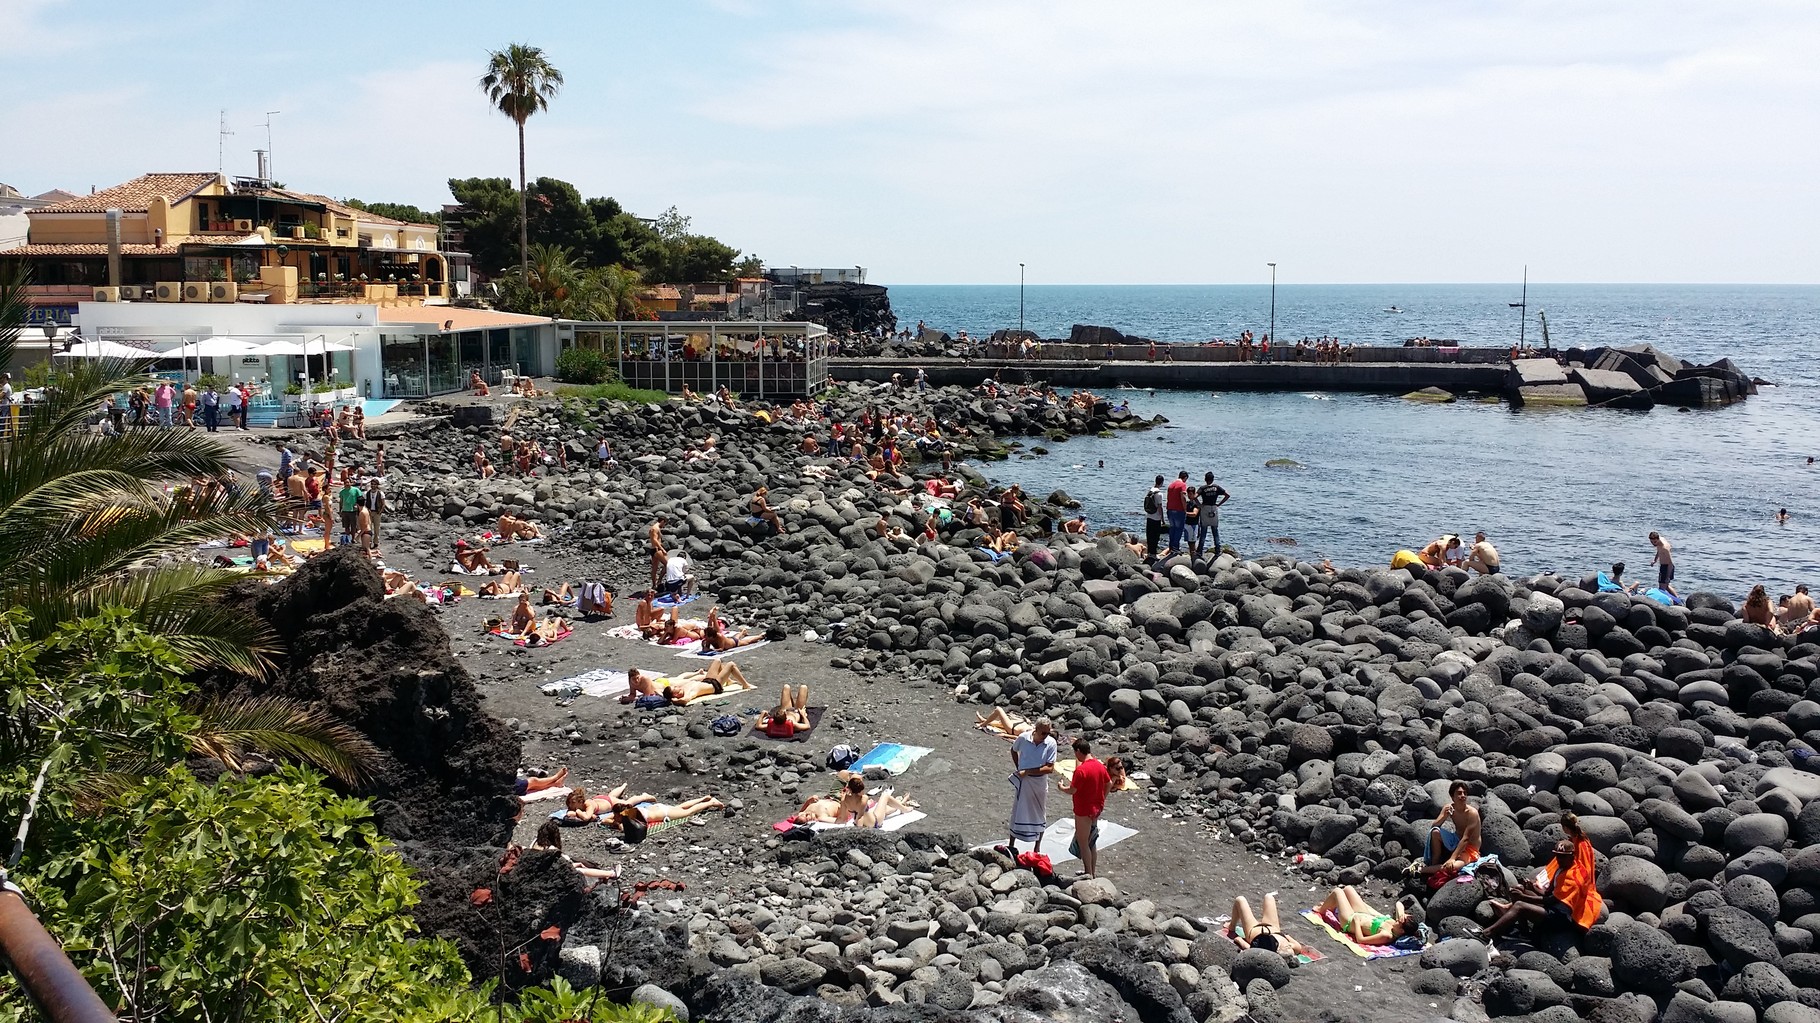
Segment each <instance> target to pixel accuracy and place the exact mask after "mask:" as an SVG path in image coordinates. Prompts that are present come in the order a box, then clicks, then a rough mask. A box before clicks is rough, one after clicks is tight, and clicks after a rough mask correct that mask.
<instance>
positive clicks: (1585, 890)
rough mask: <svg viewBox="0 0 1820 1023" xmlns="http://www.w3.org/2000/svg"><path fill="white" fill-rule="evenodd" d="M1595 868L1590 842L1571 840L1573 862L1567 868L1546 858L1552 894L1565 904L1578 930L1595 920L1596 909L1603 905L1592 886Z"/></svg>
mask: <svg viewBox="0 0 1820 1023" xmlns="http://www.w3.org/2000/svg"><path fill="white" fill-rule="evenodd" d="M1595 869H1596V868H1595V867H1594V865H1593V848H1592V843H1591V842H1587V841H1577V842H1575V843H1574V862H1573V864H1572V865H1571V866H1569V867H1568V868H1567V869H1566V870H1562V869H1561V866H1560V861H1558V860H1549V861H1548V867H1547V870H1548V877H1549V879H1550V880H1551V881H1553V882H1554V887H1553V889H1552V891H1553V893H1554V897H1555V898H1557V899H1559V900H1561V902H1562V904H1564V905H1565V906H1566V907H1567V910H1568V912H1569V913H1570V914H1572V915H1573V921H1574V923H1576V924H1578V925H1580V929H1581V930H1585V929H1587V928H1589V927H1591V926H1592V925H1593V924H1596V923H1598V922H1599V911H1600V910H1602V909H1604V908H1605V899H1604V898H1603V897H1601V896H1600V895H1599V890H1598V889H1597V888H1595V887H1593V874H1594V872H1595Z"/></svg>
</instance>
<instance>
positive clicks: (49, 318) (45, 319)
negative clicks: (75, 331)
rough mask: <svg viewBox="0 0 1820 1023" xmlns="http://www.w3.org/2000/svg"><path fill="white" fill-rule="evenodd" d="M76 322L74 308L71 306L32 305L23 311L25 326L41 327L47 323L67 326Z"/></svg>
mask: <svg viewBox="0 0 1820 1023" xmlns="http://www.w3.org/2000/svg"><path fill="white" fill-rule="evenodd" d="M75 320H76V307H75V306H73V305H34V306H27V307H26V309H25V322H26V325H27V326H32V327H42V326H44V325H45V324H47V323H55V324H59V325H61V326H65V327H67V326H69V325H70V324H72V323H74V322H75Z"/></svg>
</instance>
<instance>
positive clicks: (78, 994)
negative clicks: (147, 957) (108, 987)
mask: <svg viewBox="0 0 1820 1023" xmlns="http://www.w3.org/2000/svg"><path fill="white" fill-rule="evenodd" d="M0 960H3V961H4V962H5V963H6V964H7V965H8V966H10V967H12V971H13V974H14V975H15V976H17V977H18V978H19V984H20V986H21V987H23V988H25V991H26V993H27V994H29V995H30V996H31V997H32V1001H34V1002H36V1003H38V1007H39V1008H40V1009H42V1010H43V1012H44V1015H45V1017H46V1018H47V1019H49V1020H50V1021H51V1023H119V1020H118V1018H117V1017H115V1015H114V1013H113V1011H112V1010H110V1009H109V1008H108V1007H107V1003H105V1002H103V1001H102V1000H101V996H100V995H97V994H96V993H95V989H94V988H92V987H89V984H88V981H87V980H86V979H84V977H83V976H82V971H80V970H78V969H76V965H75V964H74V963H72V962H70V961H69V957H68V956H66V955H64V954H63V948H62V946H60V945H58V944H57V939H55V938H53V937H51V936H50V933H49V932H48V931H46V930H45V929H44V925H43V924H40V923H39V922H38V918H37V917H35V916H33V915H32V911H31V910H30V909H28V908H26V905H25V898H24V896H23V895H22V894H21V893H20V891H19V889H18V887H17V886H15V885H13V884H12V883H11V882H8V881H3V880H0Z"/></svg>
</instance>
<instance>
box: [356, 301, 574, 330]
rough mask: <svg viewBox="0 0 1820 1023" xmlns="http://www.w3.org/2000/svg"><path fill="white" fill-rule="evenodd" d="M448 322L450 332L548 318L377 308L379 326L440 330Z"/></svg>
mask: <svg viewBox="0 0 1820 1023" xmlns="http://www.w3.org/2000/svg"><path fill="white" fill-rule="evenodd" d="M450 321H453V323H454V326H452V327H450V328H449V329H451V330H483V329H486V328H488V327H523V326H527V325H529V324H533V323H549V322H550V318H549V317H547V316H527V315H525V314H524V313H504V312H500V311H498V310H496V309H471V308H468V307H466V306H452V305H418V306H380V307H379V322H380V323H414V324H421V325H425V326H430V327H434V328H435V329H437V330H441V329H442V325H443V324H444V323H447V322H450Z"/></svg>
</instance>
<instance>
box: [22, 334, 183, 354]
mask: <svg viewBox="0 0 1820 1023" xmlns="http://www.w3.org/2000/svg"><path fill="white" fill-rule="evenodd" d="M51 354H52V356H53V357H55V358H59V359H170V358H175V357H176V355H177V353H176V352H150V351H146V350H145V349H143V348H134V347H133V346H132V345H123V344H121V343H120V342H118V341H109V340H107V339H106V338H102V339H101V340H99V341H81V342H78V343H76V344H73V345H71V346H70V350H69V351H67V352H52V353H51Z"/></svg>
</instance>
